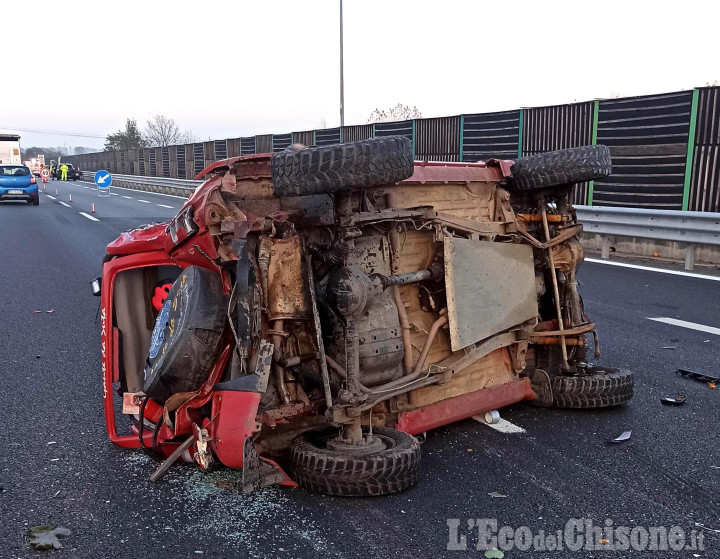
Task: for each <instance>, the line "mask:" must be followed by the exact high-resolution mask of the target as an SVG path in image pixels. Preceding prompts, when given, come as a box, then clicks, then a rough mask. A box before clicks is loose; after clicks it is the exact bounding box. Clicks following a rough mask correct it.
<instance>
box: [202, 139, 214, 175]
mask: <svg viewBox="0 0 720 559" xmlns="http://www.w3.org/2000/svg"><path fill="white" fill-rule="evenodd" d="M203 152H204V155H205V162H204V165H203V169H204V168H205V167H209V166H210V165H212V164H213V163H215V142H213V141H208V142H203ZM200 170H201V171H202V169H200Z"/></svg>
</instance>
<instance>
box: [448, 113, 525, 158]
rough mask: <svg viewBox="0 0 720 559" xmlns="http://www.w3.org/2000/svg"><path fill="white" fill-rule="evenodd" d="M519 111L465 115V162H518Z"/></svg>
mask: <svg viewBox="0 0 720 559" xmlns="http://www.w3.org/2000/svg"><path fill="white" fill-rule="evenodd" d="M519 134H520V111H519V110H514V111H503V112H497V113H483V114H472V115H463V130H462V146H463V149H462V151H463V153H462V160H463V161H468V162H473V161H487V160H488V159H492V158H496V159H516V158H517V155H518V145H519V142H518V139H519Z"/></svg>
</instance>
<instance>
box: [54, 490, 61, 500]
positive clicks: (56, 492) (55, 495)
mask: <svg viewBox="0 0 720 559" xmlns="http://www.w3.org/2000/svg"><path fill="white" fill-rule="evenodd" d="M58 495H60V490H59V489H58V490H57V491H55V493H53V499H54V498H55V497H57V496H58Z"/></svg>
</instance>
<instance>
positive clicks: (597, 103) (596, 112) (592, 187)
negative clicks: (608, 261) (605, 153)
mask: <svg viewBox="0 0 720 559" xmlns="http://www.w3.org/2000/svg"><path fill="white" fill-rule="evenodd" d="M599 114H600V101H597V100H595V101H593V119H592V131H591V134H592V135H591V140H590V142H591V143H592V145H596V144H597V129H598V115H599ZM594 194H595V181H590V182H589V183H588V193H587V205H588V206H592V205H593V195H594ZM603 258H609V256H608V257H605V256H603Z"/></svg>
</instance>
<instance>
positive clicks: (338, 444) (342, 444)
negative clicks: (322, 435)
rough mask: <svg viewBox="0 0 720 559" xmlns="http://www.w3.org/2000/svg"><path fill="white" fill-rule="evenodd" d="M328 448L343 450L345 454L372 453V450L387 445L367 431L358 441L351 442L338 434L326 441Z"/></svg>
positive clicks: (378, 449)
mask: <svg viewBox="0 0 720 559" xmlns="http://www.w3.org/2000/svg"><path fill="white" fill-rule="evenodd" d="M327 448H328V450H332V451H334V452H343V453H346V454H372V453H373V452H381V451H383V450H385V449H386V448H387V445H386V444H385V442H384V441H383V440H382V439H381V438H380V437H373V436H372V435H370V434H369V433H368V434H366V435H364V436H363V438H362V441H361V442H359V443H355V444H353V443H351V442H349V441H347V440H345V439H341V438H340V436H338V438H336V439H330V440H329V441H328V442H327Z"/></svg>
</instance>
